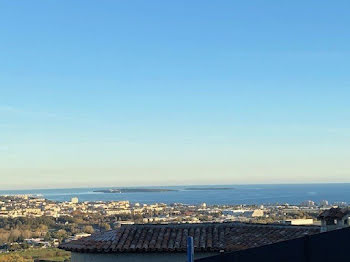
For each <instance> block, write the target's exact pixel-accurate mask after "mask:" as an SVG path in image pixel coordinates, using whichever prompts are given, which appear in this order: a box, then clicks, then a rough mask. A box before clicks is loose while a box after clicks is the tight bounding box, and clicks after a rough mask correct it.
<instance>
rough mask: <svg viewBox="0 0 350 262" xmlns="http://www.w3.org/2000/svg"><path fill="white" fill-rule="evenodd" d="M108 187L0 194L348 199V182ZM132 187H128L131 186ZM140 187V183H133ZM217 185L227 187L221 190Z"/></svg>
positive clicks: (140, 199) (234, 200)
mask: <svg viewBox="0 0 350 262" xmlns="http://www.w3.org/2000/svg"><path fill="white" fill-rule="evenodd" d="M113 188H114V189H115V188H125V187H111V188H64V189H35V190H34V189H33V190H0V195H22V194H26V195H33V196H38V197H42V198H46V199H49V200H53V201H60V202H61V201H70V200H71V198H72V197H78V199H79V201H90V202H94V201H118V200H129V201H130V202H131V203H144V204H152V203H166V204H172V203H183V204H200V203H206V204H208V205H239V204H247V205H253V204H257V205H261V204H265V205H267V204H286V203H288V204H300V203H301V202H303V201H306V200H312V201H314V202H316V203H319V202H320V201H322V200H327V201H329V203H330V204H331V203H336V202H346V203H350V183H342V184H280V185H277V184H273V185H267V184H264V185H261V184H260V185H215V186H213V185H205V186H203V185H201V186H167V187H164V186H162V187H159V186H157V187H142V188H150V189H152V188H153V189H155V188H157V189H158V188H160V189H173V190H176V191H166V192H133V193H103V192H94V191H96V190H106V189H113ZM130 188H131V187H130ZM132 188H140V187H132ZM220 188H230V189H228V190H222V189H220Z"/></svg>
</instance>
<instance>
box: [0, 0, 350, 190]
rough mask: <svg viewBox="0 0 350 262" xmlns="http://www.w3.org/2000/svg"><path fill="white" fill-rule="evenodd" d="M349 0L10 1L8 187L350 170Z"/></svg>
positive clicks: (5, 136) (1, 116) (283, 179)
mask: <svg viewBox="0 0 350 262" xmlns="http://www.w3.org/2000/svg"><path fill="white" fill-rule="evenodd" d="M349 8H350V3H349V2H348V1H257V0H256V1H205V0H201V1H153V0H148V1H109V0H106V1H86V0H85V1H80V0H75V1H68V0H67V1H64V0H61V1H54V0H52V1H47V0H45V1H44V0H43V1H35V0H34V1H1V2H0V25H1V26H0V178H1V179H2V183H1V188H4V189H10V188H13V189H17V188H55V187H83V186H112V185H113V186H133V185H175V184H234V183H306V182H308V183H309V182H350V179H349V177H350V163H349V162H350V161H348V160H349V156H350V122H349V119H350V105H349V99H350V74H349V68H350V34H349V26H350V17H349V15H348V10H349Z"/></svg>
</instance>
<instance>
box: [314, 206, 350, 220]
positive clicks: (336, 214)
mask: <svg viewBox="0 0 350 262" xmlns="http://www.w3.org/2000/svg"><path fill="white" fill-rule="evenodd" d="M348 214H350V210H349V209H348V208H339V207H337V208H331V209H328V210H325V211H323V212H322V213H321V214H320V215H319V216H318V217H319V218H320V219H327V218H329V219H336V218H338V219H341V218H343V217H344V216H346V215H348Z"/></svg>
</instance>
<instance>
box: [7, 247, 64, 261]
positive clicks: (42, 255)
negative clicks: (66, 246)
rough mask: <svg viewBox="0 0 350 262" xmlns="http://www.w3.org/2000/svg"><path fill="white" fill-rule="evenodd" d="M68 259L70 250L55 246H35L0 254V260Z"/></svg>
mask: <svg viewBox="0 0 350 262" xmlns="http://www.w3.org/2000/svg"><path fill="white" fill-rule="evenodd" d="M35 260H37V261H57V262H58V261H61V262H63V261H70V252H66V251H63V250H60V249H57V248H46V249H43V248H36V249H27V250H24V251H17V252H12V253H9V254H8V253H4V254H0V262H34V261H35Z"/></svg>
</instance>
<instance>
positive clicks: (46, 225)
mask: <svg viewBox="0 0 350 262" xmlns="http://www.w3.org/2000/svg"><path fill="white" fill-rule="evenodd" d="M345 206H347V203H345V202H340V203H332V204H329V203H328V201H326V200H323V201H321V202H320V203H315V202H313V201H311V200H308V201H304V202H303V203H300V204H299V205H289V204H287V203H286V204H270V205H259V206H258V205H207V204H205V203H202V204H200V205H186V204H181V203H173V204H170V205H167V204H164V203H155V204H142V203H130V202H129V201H109V202H102V201H96V202H80V201H79V199H78V198H77V197H73V198H72V199H71V201H69V202H53V201H50V200H47V199H44V198H40V197H35V196H30V195H16V196H1V197H0V248H1V251H2V252H8V251H14V250H19V249H25V248H28V247H43V248H45V247H57V246H58V245H59V244H60V243H62V242H69V241H72V240H76V239H79V238H82V237H86V236H89V235H90V234H92V233H94V232H103V231H106V230H110V229H116V228H119V227H121V226H122V225H127V224H179V223H205V222H217V223H223V222H235V221H236V222H244V223H262V224H288V225H318V226H320V225H321V224H320V221H318V220H317V217H318V215H319V214H320V213H321V212H322V211H324V210H327V209H329V208H331V207H345Z"/></svg>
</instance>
